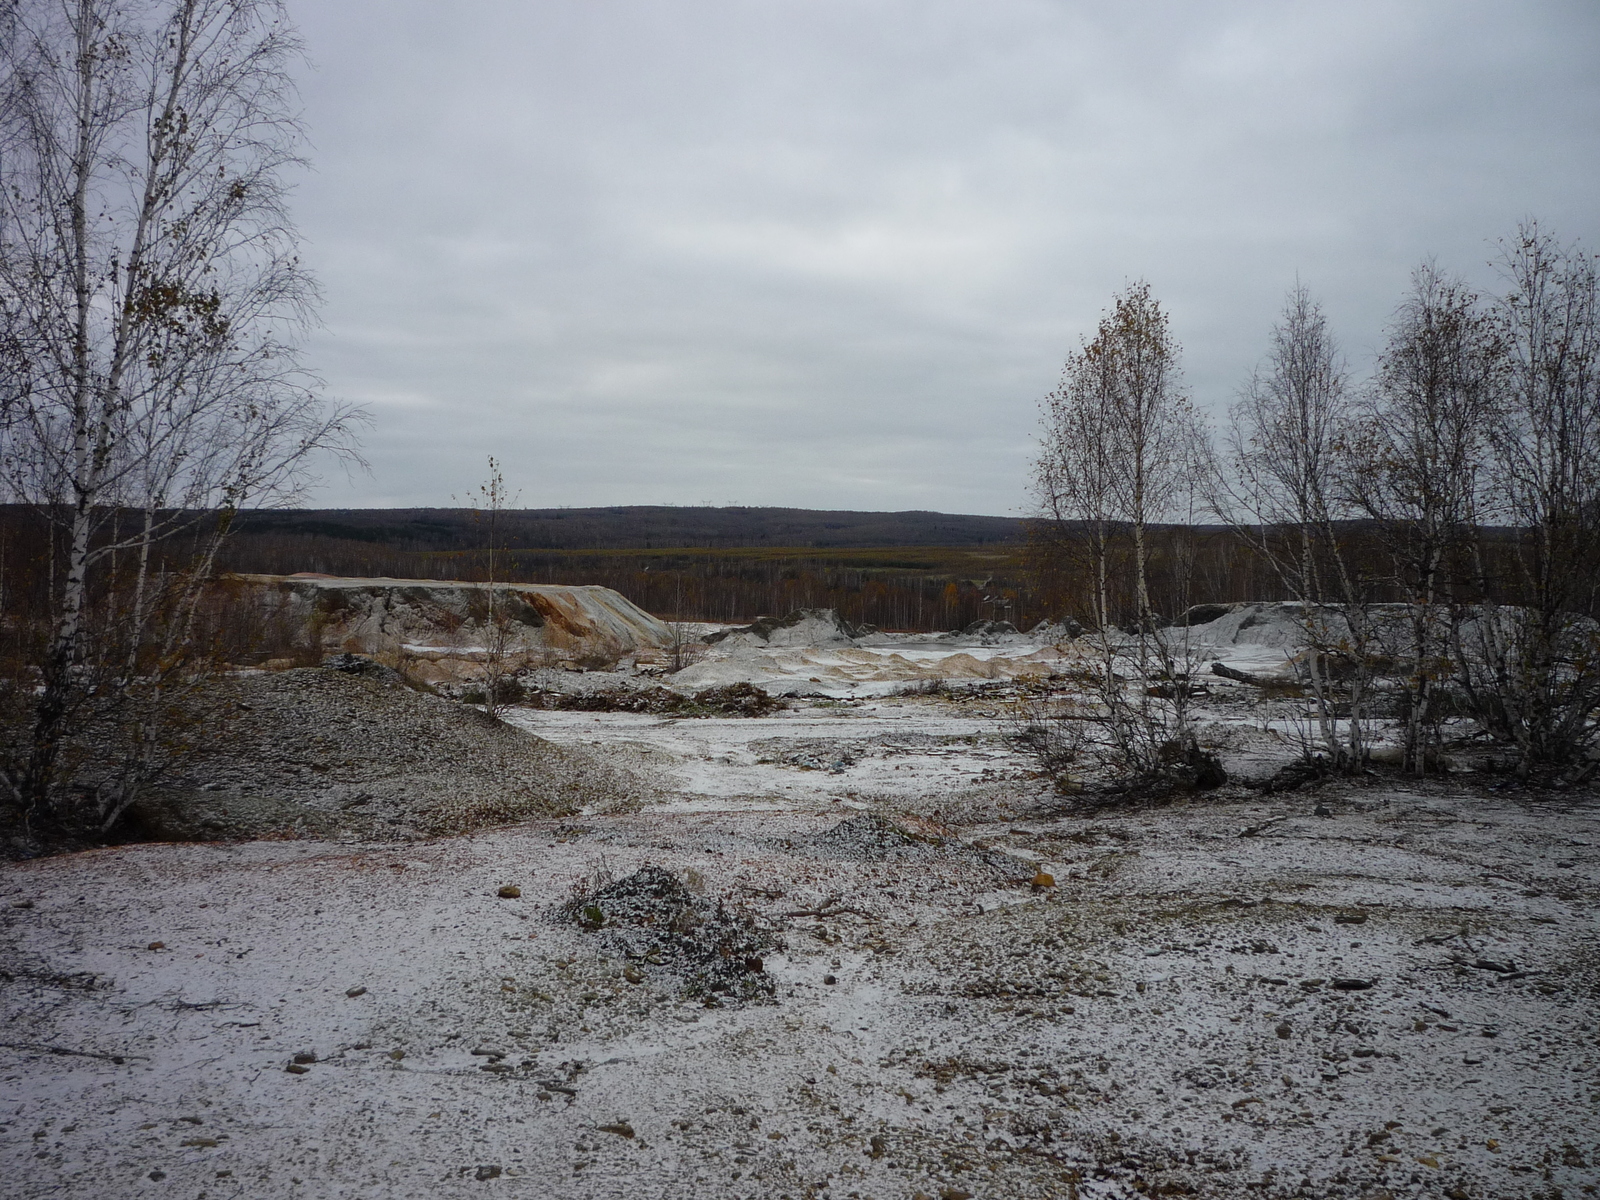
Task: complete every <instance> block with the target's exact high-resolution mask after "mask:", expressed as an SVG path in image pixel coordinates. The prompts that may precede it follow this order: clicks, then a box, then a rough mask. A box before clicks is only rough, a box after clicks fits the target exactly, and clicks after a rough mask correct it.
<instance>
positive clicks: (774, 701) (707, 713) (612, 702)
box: [527, 682, 784, 717]
mask: <svg viewBox="0 0 1600 1200" xmlns="http://www.w3.org/2000/svg"><path fill="white" fill-rule="evenodd" d="M527 702H528V704H529V706H530V707H533V708H546V709H556V710H558V711H562V712H625V713H652V714H655V715H657V716H664V717H765V716H769V715H771V714H772V713H774V712H778V711H780V710H781V709H783V707H784V703H783V701H782V700H781V699H779V698H778V697H776V696H773V695H771V694H770V693H769V692H767V691H765V690H764V689H762V688H759V687H756V686H755V685H754V684H752V683H742V682H741V683H730V684H727V685H726V686H724V687H715V688H705V689H704V690H702V691H698V692H696V693H695V694H694V695H692V696H685V695H682V694H681V693H679V692H674V691H672V690H671V689H670V688H664V687H648V688H637V689H635V688H611V689H607V690H604V691H596V692H587V693H584V692H538V693H535V694H534V695H532V696H530V697H528V701H527Z"/></svg>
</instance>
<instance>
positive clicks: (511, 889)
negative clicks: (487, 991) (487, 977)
mask: <svg viewBox="0 0 1600 1200" xmlns="http://www.w3.org/2000/svg"><path fill="white" fill-rule="evenodd" d="M495 895H497V896H499V897H500V899H502V900H520V899H522V889H521V888H519V887H518V886H517V885H516V884H514V883H508V884H506V885H505V887H503V888H501V889H500V890H499V891H498V892H496V893H495ZM480 1169H481V1168H480ZM494 1173H495V1174H496V1175H498V1174H499V1173H500V1168H499V1167H496V1168H495V1169H494ZM491 1178H492V1177H491Z"/></svg>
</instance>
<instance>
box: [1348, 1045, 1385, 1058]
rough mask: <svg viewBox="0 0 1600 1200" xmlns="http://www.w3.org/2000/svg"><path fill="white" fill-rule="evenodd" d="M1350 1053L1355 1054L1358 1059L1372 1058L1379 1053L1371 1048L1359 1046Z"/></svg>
mask: <svg viewBox="0 0 1600 1200" xmlns="http://www.w3.org/2000/svg"><path fill="white" fill-rule="evenodd" d="M1350 1053H1352V1054H1354V1055H1355V1056H1356V1057H1357V1058H1372V1057H1373V1056H1374V1055H1376V1054H1377V1053H1378V1052H1377V1051H1376V1050H1374V1049H1373V1048H1372V1047H1371V1046H1357V1047H1356V1048H1355V1049H1354V1050H1352V1051H1351V1052H1350Z"/></svg>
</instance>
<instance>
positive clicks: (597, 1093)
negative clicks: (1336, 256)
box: [0, 699, 1600, 1200]
mask: <svg viewBox="0 0 1600 1200" xmlns="http://www.w3.org/2000/svg"><path fill="white" fill-rule="evenodd" d="M525 719H526V720H527V721H528V722H529V724H530V725H531V726H532V727H535V728H537V729H538V731H539V732H540V733H541V734H542V735H543V736H546V737H553V738H555V739H556V740H559V741H563V742H566V743H568V744H582V743H584V742H590V741H592V742H595V743H596V744H597V745H598V746H599V747H602V748H603V747H604V746H606V745H607V744H613V745H616V744H621V743H631V744H632V747H633V749H632V750H630V753H634V752H637V758H636V759H635V761H646V762H649V761H657V762H658V764H659V768H660V772H661V777H662V787H661V790H660V793H659V798H660V800H661V803H659V804H653V805H647V806H646V807H644V808H642V809H640V810H638V811H632V812H615V813H597V814H591V815H588V816H584V817H581V818H575V819H570V820H566V821H556V820H548V821H541V822H538V823H533V824H527V825H522V826H518V827H515V828H509V829H502V830H494V831H489V832H484V833H479V834H476V835H473V836H469V837H462V838H455V839H441V840H437V841H432V842H419V843H409V844H404V845H381V844H359V845H332V844H328V843H316V842H274V843H254V844H246V845H236V846H225V845H148V846H130V847H122V848H114V849H107V850H102V851H96V852H92V853H86V854H80V855H74V856H69V857H62V858H57V859H49V860H40V861H35V862H30V863H22V864H12V865H9V866H7V867H5V868H4V872H3V874H0V1002H3V1004H4V1009H3V1011H4V1032H3V1034H0V1041H3V1042H4V1043H5V1044H4V1046H3V1047H0V1133H3V1137H0V1171H3V1176H0V1177H3V1178H4V1179H5V1180H6V1188H5V1192H6V1194H7V1195H8V1196H17V1197H43V1196H68V1195H70V1196H77V1195H108V1196H118V1197H123V1196H127V1197H139V1196H163V1197H170V1196H185V1197H199V1196H200V1195H201V1194H202V1193H203V1194H204V1195H205V1196H206V1197H208V1198H212V1197H232V1196H240V1197H256V1196H282V1197H322V1196H329V1197H332V1196H341V1197H346V1196H348V1197H385V1198H388V1197H452V1196H495V1195H506V1196H526V1197H539V1198H545V1197H557V1198H567V1197H571V1198H574V1200H576V1198H579V1197H634V1196H657V1195H659V1196H695V1197H702V1196H703V1197H781V1196H789V1197H794V1198H796V1200H798V1198H799V1197H802V1196H837V1197H841V1198H844V1197H849V1196H851V1195H855V1196H858V1197H863V1198H864V1197H876V1198H878V1200H890V1198H893V1200H909V1198H910V1197H912V1196H914V1195H915V1194H917V1193H919V1192H920V1193H922V1194H923V1195H925V1196H930V1197H954V1196H959V1195H963V1194H970V1195H972V1196H974V1197H982V1198H989V1197H1019V1198H1020V1197H1036V1196H1044V1195H1058V1196H1068V1195H1073V1194H1076V1195H1078V1196H1081V1197H1130V1198H1131V1197H1134V1196H1137V1195H1148V1194H1167V1195H1176V1194H1190V1195H1198V1196H1208V1197H1211V1196H1217V1197H1223V1196H1226V1197H1234V1196H1237V1197H1271V1198H1287V1197H1293V1196H1307V1197H1323V1196H1349V1197H1357V1196H1362V1197H1374V1198H1375V1197H1378V1196H1381V1195H1383V1194H1385V1193H1387V1194H1389V1195H1390V1196H1395V1197H1398V1196H1424V1195H1426V1196H1445V1195H1451V1194H1455V1193H1460V1194H1465V1195H1468V1196H1471V1197H1475V1198H1477V1197H1529V1198H1532V1197H1548V1196H1553V1195H1555V1194H1556V1190H1560V1191H1561V1193H1562V1194H1564V1195H1566V1196H1569V1197H1572V1196H1577V1195H1581V1194H1583V1193H1582V1191H1581V1189H1582V1188H1584V1187H1585V1186H1587V1185H1592V1184H1593V1183H1594V1182H1595V1180H1596V1171H1597V1169H1596V1168H1595V1167H1594V1166H1593V1165H1592V1164H1594V1163H1595V1162H1596V1161H1597V1160H1600V1119H1597V1117H1596V1113H1597V1112H1600V1074H1597V1069H1600V1053H1597V1034H1596V1028H1597V1022H1600V1013H1597V1008H1600V1005H1597V1001H1596V996H1597V987H1600V968H1597V963H1600V956H1597V954H1596V950H1597V947H1596V929H1595V925H1594V922H1593V911H1594V901H1595V897H1596V892H1597V886H1600V855H1597V853H1596V850H1595V844H1596V838H1597V835H1600V828H1597V826H1600V813H1597V807H1596V805H1595V802H1594V801H1593V799H1592V798H1585V799H1583V800H1581V801H1563V802H1561V803H1536V802H1534V801H1532V800H1527V799H1517V798H1512V797H1510V796H1509V795H1508V796H1504V797H1499V798H1493V799H1486V798H1483V797H1482V796H1476V797H1475V796H1472V795H1469V794H1468V793H1467V792H1466V791H1464V790H1463V789H1461V788H1458V787H1452V786H1451V785H1450V784H1449V783H1439V784H1429V785H1426V786H1420V785H1419V786H1418V787H1417V788H1415V789H1409V790H1406V789H1400V788H1396V787H1389V788H1386V789H1380V788H1377V787H1369V788H1366V789H1361V790H1347V789H1342V788H1340V787H1326V788H1324V789H1322V790H1321V791H1319V792H1316V793H1312V794H1307V795H1291V796H1287V797H1273V798H1259V797H1254V796H1250V795H1248V794H1246V793H1237V794H1230V795H1228V796H1214V797H1210V798H1207V799H1204V800H1199V801H1195V802H1192V803H1186V804H1181V805H1177V806H1174V807H1169V808H1164V809H1152V810H1147V811H1141V812H1133V813H1127V814H1121V815H1114V816H1101V817H1072V816H1055V817H1052V816H1049V815H1048V814H1047V813H1046V812H1045V811H1044V810H1043V809H1041V808H1040V807H1039V806H1040V803H1041V801H1042V800H1044V799H1046V798H1047V796H1046V794H1045V793H1044V792H1043V791H1042V788H1041V786H1040V785H1039V784H1038V783H1037V782H1036V781H1034V782H1031V783H1030V781H1029V780H1028V779H1027V777H1026V776H1027V772H1026V771H1025V770H1024V768H1023V764H1021V763H1019V762H1010V763H1006V762H1002V761H1001V760H992V759H988V758H984V757H982V756H983V755H985V754H988V753H991V752H994V751H995V749H996V745H997V740H996V741H986V740H985V739H986V737H988V736H992V735H993V730H994V725H993V722H992V721H991V722H990V724H989V726H988V728H989V731H990V733H989V734H987V735H986V734H985V732H984V728H983V726H982V724H981V722H982V720H983V718H980V716H979V715H978V714H976V713H973V712H970V711H969V712H966V713H961V712H957V711H954V710H952V709H949V708H945V707H942V706H940V705H939V704H937V703H933V702H930V701H924V700H920V699H907V700H904V701H898V702H892V701H885V702H874V703H868V704H863V705H860V706H853V707H841V708H836V709H832V708H813V709H809V710H806V709H802V710H797V711H796V712H793V713H789V714H784V715H783V716H781V717H775V718H771V719H764V720H748V721H731V720H730V721H674V722H666V721H659V720H656V719H654V718H641V717H634V716H628V715H623V714H599V715H594V714H579V713H529V714H525ZM968 737H971V738H972V739H973V740H972V741H970V742H969V741H966V740H964V739H966V738H968ZM897 738H898V739H899V741H896V739H897ZM919 738H927V739H930V740H928V741H925V742H919ZM843 743H858V745H857V747H856V749H857V751H858V752H857V753H856V756H855V758H854V761H853V762H851V763H848V764H846V765H844V766H843V768H842V769H841V770H839V771H835V770H833V769H832V763H829V764H825V765H822V766H816V767H808V766H807V765H806V763H807V762H809V761H812V759H813V758H814V759H815V761H817V762H820V761H821V760H822V758H825V757H826V756H827V753H836V752H837V750H838V748H839V746H840V745H841V744H843ZM962 747H965V750H962V749H961V748H962ZM902 751H903V752H902ZM646 752H648V753H646ZM963 754H966V755H968V756H969V757H962V755H963ZM808 755H810V756H811V758H808V757H807V756H808ZM763 760H765V761H763ZM835 761H843V760H842V758H841V759H838V760H835ZM979 764H986V765H982V766H980V765H979ZM897 766H898V767H901V768H902V769H901V770H899V771H896V770H895V769H894V768H895V767H897ZM907 766H911V767H912V769H910V770H907V769H903V768H906V767H907ZM1002 768H1003V769H1002ZM984 770H989V771H991V772H992V774H991V776H989V778H990V779H991V780H995V779H998V780H999V781H998V782H991V784H990V785H989V788H988V791H987V792H984V791H983V789H981V788H980V789H976V792H981V793H982V794H984V795H990V796H991V801H990V805H989V806H990V809H991V810H993V811H995V812H1003V811H1004V803H1003V802H1002V800H999V799H994V798H993V797H995V796H1007V797H1010V798H1011V800H1012V801H1014V802H1015V803H1016V804H1017V805H1019V807H1020V808H1026V807H1027V805H1026V804H1024V801H1025V800H1026V799H1027V798H1028V797H1029V796H1030V795H1031V797H1032V801H1031V802H1032V805H1033V814H1034V815H1033V816H1032V817H1031V818H1029V819H1015V820H1006V821H992V822H991V823H990V824H987V825H980V826H968V827H967V828H966V829H965V830H964V838H965V839H966V842H965V843H962V842H950V843H946V844H944V845H942V846H941V845H937V844H935V843H934V842H933V841H927V840H922V841H914V842H907V843H905V845H904V847H903V853H902V852H900V851H895V852H893V853H891V854H890V856H889V857H887V858H878V859H873V858H871V857H870V856H869V857H863V855H864V854H867V855H870V852H871V850H872V847H873V846H874V845H878V843H875V842H873V841H872V840H871V839H870V838H867V839H861V838H855V837H854V836H852V837H838V836H835V837H832V838H819V837H818V835H819V834H821V833H823V832H824V831H827V830H829V829H831V828H833V827H834V826H835V825H837V824H838V823H839V822H840V821H841V820H842V819H845V818H852V819H854V820H856V821H860V820H861V819H862V818H861V817H860V816H859V813H858V809H859V808H860V807H864V806H871V807H874V808H875V809H877V810H878V811H901V812H910V811H915V812H930V811H937V810H939V809H940V807H941V806H942V805H944V804H946V803H947V802H951V798H952V797H953V796H954V795H955V793H957V792H960V791H961V789H962V787H963V786H964V785H968V784H973V783H976V782H977V781H978V780H980V779H982V778H984V776H983V775H982V772H983V771H984ZM852 773H859V774H858V776H857V777H856V778H855V779H852ZM907 776H911V777H914V778H917V779H919V780H920V788H919V787H914V786H912V785H911V784H909V783H906V786H905V787H904V788H903V789H902V790H899V791H896V790H895V789H894V788H892V787H891V786H890V785H891V783H905V781H906V777H907ZM896 777H898V778H896ZM869 785H870V786H869ZM1030 787H1032V789H1033V790H1032V792H1031V793H1030V792H1029V791H1028V789H1029V788H1030ZM967 791H968V792H974V789H973V788H971V787H968V788H967ZM1319 802H1320V803H1323V804H1326V805H1327V806H1329V808H1330V809H1331V811H1332V812H1333V814H1334V815H1333V816H1332V817H1329V818H1318V817H1315V816H1313V815H1311V810H1312V807H1313V804H1315V803H1319ZM902 819H903V820H904V821H905V822H906V823H907V826H908V828H911V829H912V830H914V831H916V832H917V833H918V835H919V836H920V837H923V838H928V837H931V836H934V835H938V834H939V833H940V832H941V830H940V827H938V826H936V825H933V824H930V823H929V822H927V821H923V820H919V819H918V818H916V817H910V816H908V817H904V818H902ZM847 828H850V827H847ZM946 832H947V831H946ZM971 843H976V844H978V846H979V847H980V849H976V850H975V849H974V848H972V846H971ZM890 844H893V843H892V839H891V843H890ZM981 848H987V849H986V850H985V849H981ZM647 864H655V865H659V866H663V867H667V868H670V869H673V870H676V871H680V872H685V873H687V872H688V871H690V870H692V871H694V872H697V873H698V875H699V877H700V878H701V879H702V880H703V887H704V889H705V892H706V894H708V895H712V896H723V897H726V898H727V899H728V901H729V902H730V903H735V904H740V905H743V906H745V907H747V908H748V909H749V910H750V911H751V912H753V913H755V914H757V915H758V916H759V917H760V918H761V919H762V920H763V921H764V922H765V923H766V924H767V925H768V926H769V927H771V928H773V929H774V930H775V931H777V933H778V935H779V936H781V938H782V940H783V942H784V945H785V949H783V950H781V951H774V952H772V953H770V954H768V955H767V957H766V959H765V962H764V964H763V965H764V969H765V970H766V971H767V972H769V973H770V974H771V975H772V976H773V978H774V979H775V981H776V983H777V990H776V998H777V1002H776V1003H774V1004H769V1005H751V1006H747V1007H743V1008H706V1007H704V1006H703V1005H702V1004H701V1003H699V1002H698V1001H695V1000H691V999H689V998H686V997H684V996H683V995H682V994H681V993H680V992H679V991H678V990H677V989H676V987H675V984H674V978H673V976H672V974H671V972H670V969H669V967H660V968H658V967H655V966H652V965H649V964H634V965H632V968H633V969H634V970H635V971H639V968H640V967H643V970H642V972H639V975H640V979H639V982H630V981H629V979H628V978H627V977H625V976H624V975H623V970H624V968H625V967H629V966H630V964H628V963H626V962H624V961H623V960H621V959H618V958H615V957H613V956H612V953H613V952H609V951H608V950H607V946H606V944H605V943H604V941H603V940H601V939H600V938H599V937H597V936H596V935H594V934H590V933H585V932H584V931H582V930H581V929H579V928H577V927H576V926H574V925H571V924H569V923H566V922H563V921H562V920H561V919H559V917H558V915H557V913H556V909H557V906H558V905H559V904H560V903H561V902H562V901H563V900H565V899H566V898H567V897H568V896H570V895H571V888H572V884H573V883H574V882H575V881H577V880H579V879H580V878H583V877H587V876H590V875H592V874H593V873H594V872H595V871H596V870H597V869H600V868H604V869H606V870H608V871H609V872H610V873H611V874H613V875H615V876H619V877H620V876H624V875H627V874H629V873H631V872H632V871H634V870H636V869H638V868H639V867H641V866H644V865H647ZM1039 868H1043V869H1044V870H1046V871H1049V872H1051V873H1053V874H1054V875H1055V877H1056V879H1057V881H1058V884H1059V886H1058V887H1056V888H1054V889H1049V890H1045V891H1041V892H1035V891H1033V890H1032V889H1030V888H1029V886H1028V885H1027V880H1028V879H1029V878H1030V877H1031V874H1032V872H1033V871H1034V870H1036V869H1039ZM505 884H515V885H516V886H518V887H519V888H520V889H521V892H522V895H521V897H520V898H519V899H500V898H498V897H497V895H496V892H497V889H498V888H500V887H501V886H502V885H505ZM819 910H820V911H821V912H822V914H823V915H821V916H817V915H796V914H806V913H812V914H814V913H816V912H818V911H819ZM154 942H161V943H163V944H164V945H163V946H162V948H160V949H155V950H152V949H149V948H148V947H149V946H150V944H151V943H154ZM830 977H831V978H832V979H833V981H834V982H832V983H829V982H827V979H828V978H830ZM1344 981H1353V983H1354V984H1362V985H1366V986H1362V987H1358V988H1356V987H1352V986H1351V984H1349V983H1345V982H1344ZM357 988H364V989H365V991H364V992H362V993H361V994H359V995H356V996H350V995H348V994H347V993H348V992H349V991H350V990H353V989H357ZM1347 988H1349V989H1350V990H1346V989H1347ZM474 1050H480V1051H486V1052H488V1053H480V1054H474V1053H473V1051H474ZM296 1053H306V1054H312V1053H314V1054H315V1055H316V1059H317V1061H315V1062H314V1063H311V1064H309V1065H308V1066H307V1068H306V1070H305V1072H304V1073H303V1074H292V1073H289V1072H288V1071H286V1069H285V1067H286V1065H287V1064H288V1063H289V1062H290V1059H291V1056H293V1055H294V1054H296ZM117 1059H120V1060H121V1061H120V1062H119V1061H116V1060H117ZM607 1127H609V1129H608V1128H607ZM630 1134H631V1136H630ZM480 1176H482V1178H480ZM1160 1189H1166V1190H1165V1191H1162V1190H1160ZM1179 1189H1183V1190H1179Z"/></svg>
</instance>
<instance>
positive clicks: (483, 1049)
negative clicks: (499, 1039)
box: [472, 1046, 506, 1059]
mask: <svg viewBox="0 0 1600 1200" xmlns="http://www.w3.org/2000/svg"><path fill="white" fill-rule="evenodd" d="M472 1053H473V1054H475V1055H477V1056H478V1057H479V1058H494V1059H500V1058H504V1057H505V1056H506V1052H505V1051H504V1050H502V1049H500V1047H499V1046H475V1047H473V1050H472Z"/></svg>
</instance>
